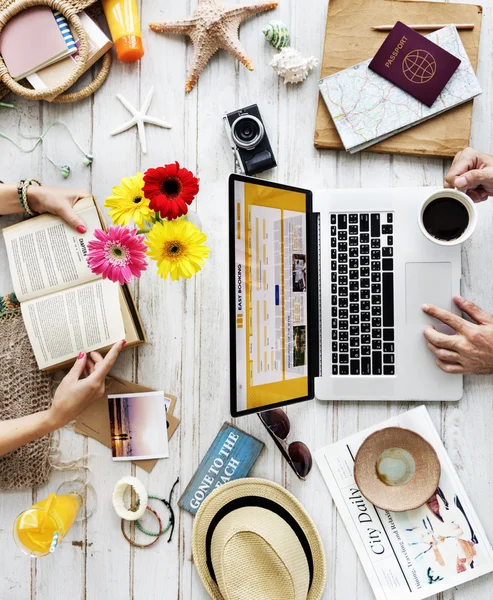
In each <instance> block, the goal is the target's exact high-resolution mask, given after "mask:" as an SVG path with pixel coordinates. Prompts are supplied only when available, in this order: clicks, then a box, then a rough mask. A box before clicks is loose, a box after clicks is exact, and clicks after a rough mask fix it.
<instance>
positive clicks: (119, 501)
mask: <svg viewBox="0 0 493 600" xmlns="http://www.w3.org/2000/svg"><path fill="white" fill-rule="evenodd" d="M128 487H131V488H132V489H133V490H134V491H135V494H136V496H137V502H138V503H139V508H138V509H137V510H136V511H135V512H132V511H130V510H128V509H127V508H126V506H125V504H124V502H123V496H124V495H125V491H126V489H127V488H128ZM147 500H148V497H147V491H146V489H145V487H144V484H143V483H142V482H141V481H139V480H138V479H137V477H131V476H127V477H122V479H120V481H118V483H117V484H116V485H115V489H114V490H113V508H114V509H115V512H116V514H117V515H118V516H119V517H120V519H125V521H136V520H137V519H140V517H142V515H143V514H144V513H145V510H146V507H147Z"/></svg>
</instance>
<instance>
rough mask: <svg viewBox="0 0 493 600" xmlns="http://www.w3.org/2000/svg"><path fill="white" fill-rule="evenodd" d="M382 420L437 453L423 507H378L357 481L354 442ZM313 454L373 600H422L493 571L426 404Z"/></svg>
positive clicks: (486, 545)
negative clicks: (434, 479) (437, 472)
mask: <svg viewBox="0 0 493 600" xmlns="http://www.w3.org/2000/svg"><path fill="white" fill-rule="evenodd" d="M384 427H404V428H406V429H411V430H412V431H415V432H416V433H418V434H419V435H421V436H422V437H423V438H425V439H426V440H427V441H428V442H429V443H430V444H431V445H432V446H433V448H434V449H435V451H436V453H437V455H438V459H439V461H440V465H441V476H440V481H439V485H438V488H437V490H436V492H435V494H434V495H433V496H432V497H431V498H430V499H429V500H428V501H427V502H426V504H424V505H423V506H422V507H421V508H418V509H416V510H411V511H407V512H391V511H387V510H381V509H379V508H376V507H375V506H373V504H371V503H370V502H369V501H368V500H367V499H366V498H364V496H363V495H362V494H361V492H360V491H359V489H358V486H357V485H356V483H355V480H354V457H355V456H356V454H357V452H358V449H359V447H360V446H361V444H362V443H363V441H364V440H365V439H366V438H367V437H368V436H369V435H370V434H371V433H373V432H374V431H377V430H379V429H383V428H384ZM315 460H316V462H317V463H318V466H319V468H320V470H321V472H322V475H323V477H324V479H325V483H326V484H327V487H328V488H329V491H330V493H331V495H332V498H333V500H334V502H335V504H336V506H337V509H338V510H339V512H340V514H341V517H342V520H343V521H344V525H345V526H346V529H347V531H348V534H349V537H350V538H351V541H352V542H353V544H354V547H355V548H356V551H357V552H358V555H359V558H360V560H361V563H362V565H363V568H364V569H365V572H366V575H367V577H368V579H369V581H370V584H371V586H372V588H373V592H374V594H375V596H376V598H377V600H407V599H409V600H411V599H412V600H423V599H424V598H428V597H429V596H433V595H434V594H441V593H442V592H444V591H445V590H448V589H450V588H454V587H456V586H457V585H460V584H462V583H466V582H467V581H471V580H472V579H476V578H477V577H480V576H481V575H485V574H486V573H490V572H491V571H493V550H492V548H491V546H490V543H489V541H488V539H487V537H486V533H485V532H484V529H483V527H482V525H481V523H480V521H479V518H478V516H477V514H476V513H475V511H474V508H473V506H472V504H471V501H470V500H469V498H468V496H467V494H466V491H465V489H464V487H463V486H462V484H461V482H460V480H459V477H458V475H457V472H456V470H455V468H454V466H453V464H452V461H451V460H450V458H449V456H448V454H447V452H446V450H445V448H444V446H443V444H442V441H441V440H440V436H439V435H438V433H437V430H436V429H435V427H434V425H433V422H432V420H431V418H430V415H429V414H428V411H427V409H426V407H425V406H419V407H418V408H414V409H413V410H410V411H409V412H406V413H404V414H402V415H399V416H398V417H395V418H392V419H389V420H388V421H385V422H384V423H380V424H379V425H376V426H374V427H370V428H369V429H366V430H365V431H362V432H360V433H356V434H355V435H352V436H350V437H348V438H346V439H344V440H340V441H339V442H336V443H335V444H332V445H330V446H327V447H325V448H322V449H321V450H319V451H318V452H317V453H316V454H315ZM471 593H473V592H472V590H471ZM447 597H448V596H447ZM468 597H469V596H468ZM471 597H472V596H471Z"/></svg>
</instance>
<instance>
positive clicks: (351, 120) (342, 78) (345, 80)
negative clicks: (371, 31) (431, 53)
mask: <svg viewBox="0 0 493 600" xmlns="http://www.w3.org/2000/svg"><path fill="white" fill-rule="evenodd" d="M426 37H427V38H428V39H429V40H430V41H431V42H434V43H435V44H437V45H438V46H440V47H441V48H443V49H444V50H446V51H447V52H450V53H451V54H453V55H454V56H456V57H457V58H458V59H459V60H460V61H461V63H460V65H459V67H458V69H457V71H456V72H455V73H454V74H453V75H452V77H451V78H450V80H449V81H448V83H447V85H446V86H445V87H444V88H443V90H442V92H441V94H440V95H439V96H438V98H437V99H436V101H435V102H434V103H433V104H432V106H430V107H428V106H426V105H425V104H423V103H422V102H420V101H419V100H417V99H416V98H413V97H412V96H411V95H409V94H408V93H407V92H404V91H403V90H401V89H400V88H398V87H397V86H395V85H394V84H392V83H391V82H390V81H387V80H386V79H384V78H383V77H381V76H380V75H378V74H377V73H375V72H374V71H371V70H370V69H369V68H368V66H369V64H370V62H371V60H367V61H365V62H362V63H359V64H358V65H355V66H354V67H351V68H349V69H345V70H344V71H340V72H339V73H336V74H335V75H330V76H329V77H326V78H325V79H322V80H321V81H320V83H319V85H320V91H321V93H322V96H323V98H324V101H325V103H326V105H327V108H328V110H329V112H330V115H331V117H332V119H333V121H334V124H335V126H336V128H337V131H338V133H339V135H340V137H341V140H342V143H343V144H344V147H345V148H346V150H347V151H348V152H350V153H351V154H353V153H355V152H359V151H360V150H364V149H365V148H368V147H369V146H372V145H373V144H376V143H378V142H381V141H382V140H384V139H386V138H388V137H390V136H392V135H395V134H396V133H400V132H401V131H404V130H405V129H409V128H410V127H412V126H413V125H417V124H418V123H422V122H423V121H426V120H428V119H431V118H432V117H435V116H436V115H439V114H441V113H443V112H445V111H447V110H449V109H451V108H454V107H455V106H458V105H459V104H463V103H464V102H467V101H468V100H471V99H472V98H474V97H475V96H478V95H479V94H481V87H480V86H479V82H478V80H477V78H476V75H475V74H474V70H473V68H472V65H471V62H470V60H469V57H468V56H467V53H466V51H465V48H464V46H463V44H462V41H461V39H460V36H459V33H458V32H457V29H456V28H455V27H454V26H453V25H451V26H448V27H444V28H443V29H440V30H438V31H434V32H433V33H431V34H430V35H428V36H426Z"/></svg>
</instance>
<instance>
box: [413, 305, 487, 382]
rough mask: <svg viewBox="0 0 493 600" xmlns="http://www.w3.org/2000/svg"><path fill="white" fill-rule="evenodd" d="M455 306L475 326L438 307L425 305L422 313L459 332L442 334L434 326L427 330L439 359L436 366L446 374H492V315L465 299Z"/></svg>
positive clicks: (430, 343)
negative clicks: (467, 316) (471, 320)
mask: <svg viewBox="0 0 493 600" xmlns="http://www.w3.org/2000/svg"><path fill="white" fill-rule="evenodd" d="M454 302H455V303H456V304H457V306H458V307H459V308H460V309H461V310H462V312H464V313H466V314H467V315H469V316H470V317H471V318H472V319H474V321H476V323H471V322H470V321H467V320H466V319H462V318H461V317H458V316H457V315H454V314H452V313H451V312H449V311H448V310H443V309H441V308H438V307H437V306H430V305H427V304H425V305H424V306H423V310H424V312H425V313H426V314H428V315H430V316H431V317H435V318H437V319H438V320H440V321H442V323H445V324H446V325H449V326H450V327H452V329H454V330H455V331H456V334H455V335H446V334H444V333H440V332H439V331H437V330H436V329H435V328H434V327H432V326H431V325H430V326H429V327H427V328H426V329H425V332H424V335H425V338H426V339H427V340H428V348H429V349H430V350H431V352H433V354H434V355H435V356H436V358H437V361H436V364H437V366H438V367H440V369H442V371H445V372H446V373H476V374H483V375H485V374H489V373H493V315H490V314H489V313H487V312H485V311H484V310H482V309H480V308H479V307H477V306H476V305H475V304H473V303H472V302H469V301H468V300H464V298H460V297H457V298H454Z"/></svg>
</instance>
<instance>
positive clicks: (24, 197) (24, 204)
mask: <svg viewBox="0 0 493 600" xmlns="http://www.w3.org/2000/svg"><path fill="white" fill-rule="evenodd" d="M33 183H36V184H37V185H41V183H40V182H39V181H38V180H37V179H26V180H24V182H23V184H22V197H21V205H22V208H23V209H24V212H26V213H27V214H28V215H29V216H30V217H35V216H36V215H37V214H38V213H36V212H34V211H33V210H31V208H30V207H29V202H28V201H27V188H28V187H29V186H30V185H32V184H33ZM17 190H19V188H17Z"/></svg>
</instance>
